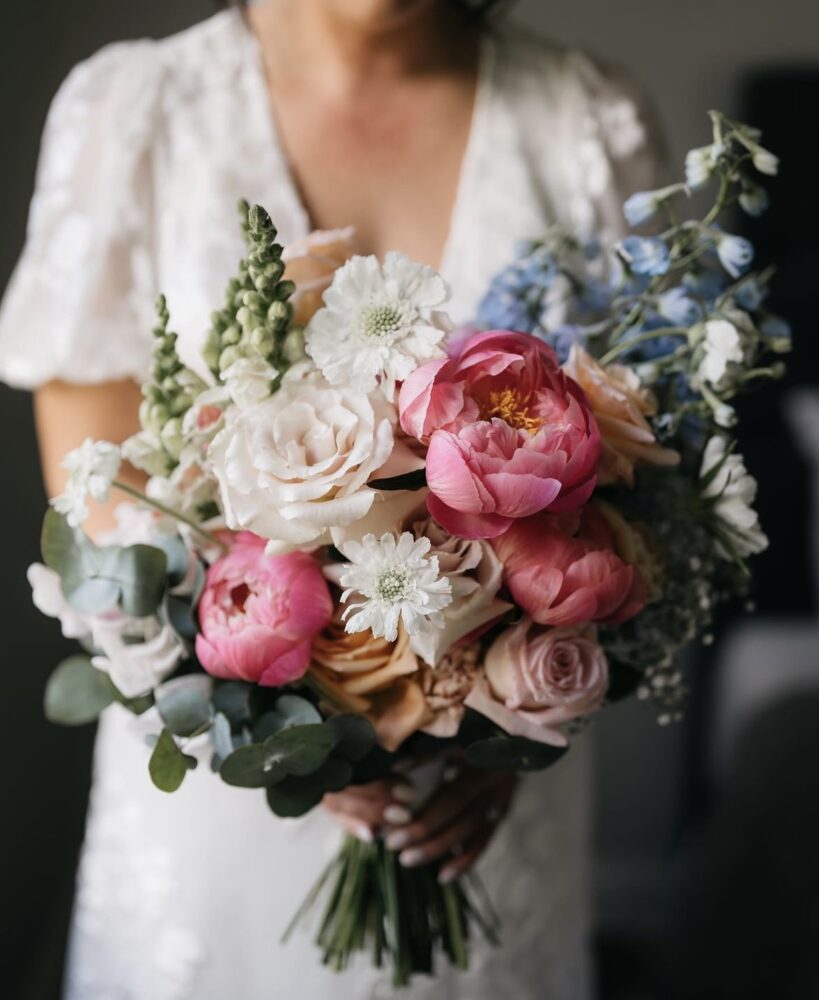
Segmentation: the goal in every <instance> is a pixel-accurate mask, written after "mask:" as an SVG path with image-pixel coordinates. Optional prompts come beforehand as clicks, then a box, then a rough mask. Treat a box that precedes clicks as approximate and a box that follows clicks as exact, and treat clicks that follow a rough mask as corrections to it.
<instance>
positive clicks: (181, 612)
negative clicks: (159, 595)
mask: <svg viewBox="0 0 819 1000" xmlns="http://www.w3.org/2000/svg"><path fill="white" fill-rule="evenodd" d="M165 609H166V611H167V615H168V621H169V622H170V623H171V625H172V626H173V630H174V631H175V632H177V633H178V634H179V635H181V636H182V638H183V639H187V640H188V641H190V642H192V641H193V640H194V639H195V638H196V635H197V633H198V631H199V629H198V627H197V624H196V618H195V617H194V614H193V605H192V604H191V601H190V598H189V597H177V596H176V595H174V594H168V596H167V597H166V599H165Z"/></svg>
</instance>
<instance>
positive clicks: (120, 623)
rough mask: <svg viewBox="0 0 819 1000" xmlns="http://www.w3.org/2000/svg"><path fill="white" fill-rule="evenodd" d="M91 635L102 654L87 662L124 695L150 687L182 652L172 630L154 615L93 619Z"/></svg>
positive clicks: (165, 674)
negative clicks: (101, 672)
mask: <svg viewBox="0 0 819 1000" xmlns="http://www.w3.org/2000/svg"><path fill="white" fill-rule="evenodd" d="M92 635H93V639H94V645H95V646H96V647H97V648H98V649H99V650H100V653H101V654H102V655H101V656H94V657H92V658H91V662H92V663H93V665H94V666H95V667H96V668H97V669H98V670H102V671H103V672H104V673H106V674H108V676H109V677H110V678H111V680H112V681H113V683H114V686H115V687H116V689H117V690H118V691H120V692H121V693H122V694H124V695H125V697H126V698H137V697H139V696H140V695H143V694H147V693H148V692H149V691H152V690H153V689H154V688H155V687H156V686H157V684H159V683H160V682H161V681H163V680H165V678H166V677H168V676H169V675H170V674H172V673H173V671H174V670H175V669H176V665H177V664H178V663H179V661H180V660H181V659H182V657H183V656H184V655H185V646H184V644H183V642H182V640H181V639H180V638H179V636H178V635H177V634H176V632H175V631H174V630H173V629H172V628H171V626H170V625H163V624H161V623H160V621H159V620H158V619H157V618H140V619H136V618H125V619H111V620H106V619H101V618H100V619H96V620H95V622H94V627H93V630H92Z"/></svg>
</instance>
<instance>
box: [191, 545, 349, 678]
mask: <svg viewBox="0 0 819 1000" xmlns="http://www.w3.org/2000/svg"><path fill="white" fill-rule="evenodd" d="M332 613H333V604H332V600H331V598H330V589H329V587H328V585H327V582H326V581H325V579H324V577H323V576H322V573H321V570H320V569H319V566H318V564H317V563H316V561H315V560H314V559H313V558H312V557H311V556H309V555H307V554H306V553H304V552H293V553H289V554H287V555H281V556H267V555H265V542H264V539H262V538H259V537H257V536H256V535H253V534H250V533H249V532H242V533H240V534H238V535H237V536H235V538H234V541H233V544H232V546H231V548H230V551H229V552H228V553H227V555H225V556H223V557H222V558H221V559H219V560H218V561H217V562H215V563H214V564H213V565H212V566H211V567H210V569H209V570H208V573H207V577H206V581H205V590H204V592H203V594H202V598H201V600H200V602H199V626H200V628H201V633H200V634H199V635H198V636H197V637H196V655H197V656H198V657H199V661H200V663H201V664H202V666H203V667H204V668H205V670H207V671H208V673H210V674H213V676H214V677H222V678H225V679H228V680H244V681H254V682H256V683H257V684H262V685H264V686H265V687H277V686H278V685H281V684H289V683H291V682H292V681H296V680H298V679H299V678H300V677H301V676H303V674H304V673H305V672H306V671H307V668H308V667H309V665H310V651H311V648H312V645H313V639H314V637H315V636H316V634H317V633H318V632H320V631H321V629H323V628H324V627H325V625H327V623H328V622H329V621H330V618H331V617H332Z"/></svg>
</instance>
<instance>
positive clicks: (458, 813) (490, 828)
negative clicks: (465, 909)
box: [324, 762, 517, 883]
mask: <svg viewBox="0 0 819 1000" xmlns="http://www.w3.org/2000/svg"><path fill="white" fill-rule="evenodd" d="M446 778H447V779H448V780H445V781H444V783H443V784H442V785H441V787H440V788H439V789H438V791H437V792H436V793H435V794H434V795H433V796H432V798H431V799H430V801H429V802H428V803H427V804H426V805H425V806H424V807H423V808H422V809H421V810H420V811H419V812H418V813H417V814H415V815H414V814H413V813H412V812H411V806H412V802H413V798H414V797H417V792H416V790H415V789H414V788H413V786H412V785H411V784H410V783H409V782H408V781H407V780H406V779H404V778H402V777H400V776H396V777H390V778H386V779H384V780H382V781H375V782H372V783H371V784H368V785H358V786H355V787H352V788H349V789H347V790H345V791H344V792H340V793H338V794H335V795H327V796H325V799H324V804H325V806H326V807H327V808H328V809H329V810H330V812H332V813H333V814H334V815H335V817H336V819H337V820H338V821H339V822H340V823H341V825H342V826H343V827H344V828H345V829H346V830H348V831H349V832H350V833H352V834H353V835H354V836H357V837H359V838H360V839H363V840H368V841H369V840H372V839H373V838H374V836H375V835H376V833H379V832H383V833H384V834H385V842H386V845H387V847H389V848H390V849H391V850H394V851H400V852H401V853H400V855H399V861H400V862H401V864H402V865H404V866H405V867H407V868H415V867H420V866H422V865H427V864H430V863H431V862H433V861H439V860H442V859H445V858H448V859H449V860H446V861H444V863H443V864H442V866H441V869H440V872H439V875H438V878H439V881H440V882H442V883H446V882H450V881H452V880H453V879H456V878H458V877H459V876H460V875H463V874H464V873H465V872H466V871H468V870H469V869H470V868H471V867H472V866H473V865H474V864H475V862H476V861H477V860H478V858H479V857H480V856H481V854H482V853H483V851H484V850H485V849H486V847H487V845H488V844H489V842H490V840H491V839H492V836H493V834H494V833H495V830H496V829H497V826H498V823H499V822H500V820H501V819H502V818H503V816H504V815H505V813H506V812H507V810H508V808H509V805H510V803H511V801H512V797H513V795H514V791H515V787H516V785H517V777H516V775H515V774H513V773H511V772H506V771H485V770H479V769H477V768H473V767H470V766H469V765H468V764H464V763H461V762H458V763H457V764H453V765H451V766H450V767H449V768H448V770H447V775H446Z"/></svg>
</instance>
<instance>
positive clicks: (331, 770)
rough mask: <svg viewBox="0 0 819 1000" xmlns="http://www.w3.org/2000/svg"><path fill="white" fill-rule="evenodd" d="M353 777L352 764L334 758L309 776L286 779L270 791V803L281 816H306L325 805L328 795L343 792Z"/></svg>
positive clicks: (268, 793)
mask: <svg viewBox="0 0 819 1000" xmlns="http://www.w3.org/2000/svg"><path fill="white" fill-rule="evenodd" d="M352 776H353V769H352V765H351V764H350V763H349V762H348V761H346V760H341V758H339V757H331V758H330V759H329V760H328V761H326V762H325V763H324V764H323V765H322V766H321V767H320V768H319V769H318V770H317V771H314V772H313V774H311V775H309V776H308V777H303V778H295V777H292V778H286V779H285V780H284V781H281V782H279V783H278V784H276V785H273V786H272V787H271V788H268V790H267V804H268V805H269V806H270V808H271V809H272V810H273V812H274V813H275V814H276V815H277V816H282V817H289V818H295V817H297V816H304V814H305V813H308V812H310V810H311V809H313V808H314V807H315V806H317V805H318V804H319V802H321V800H322V799H323V798H324V796H325V795H326V794H327V793H328V792H340V791H341V790H342V789H343V788H346V787H347V786H348V785H349V783H350V780H351V779H352Z"/></svg>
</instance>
